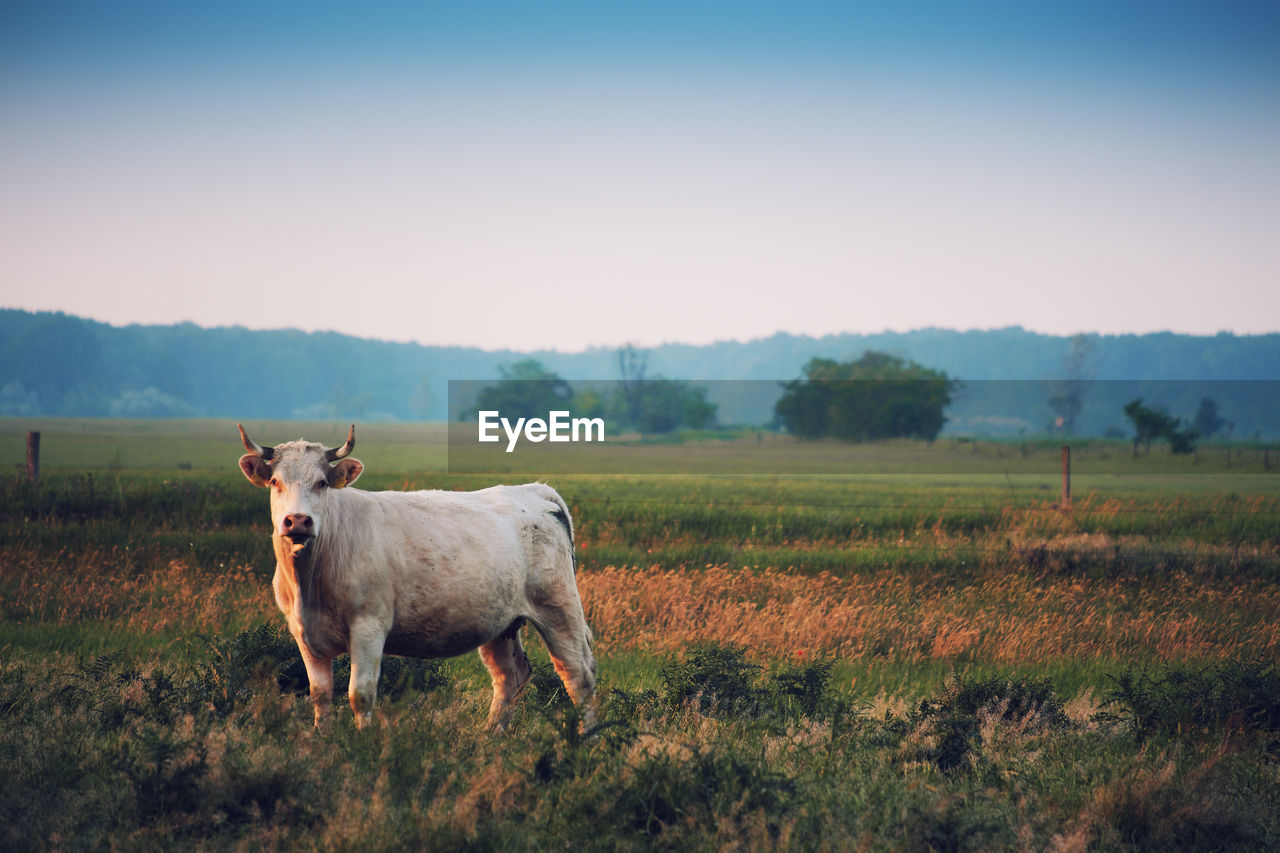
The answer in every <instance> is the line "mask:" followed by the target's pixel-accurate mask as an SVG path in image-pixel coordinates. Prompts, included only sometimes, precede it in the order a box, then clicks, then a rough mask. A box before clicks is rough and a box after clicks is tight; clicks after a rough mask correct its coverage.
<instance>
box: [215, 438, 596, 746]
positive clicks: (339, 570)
mask: <svg viewBox="0 0 1280 853" xmlns="http://www.w3.org/2000/svg"><path fill="white" fill-rule="evenodd" d="M236 426H237V427H239V429H240V438H241V440H242V441H243V442H244V446H245V449H246V450H247V451H249V452H248V453H246V454H245V455H244V456H241V457H240V470H241V471H243V472H244V475H245V476H246V477H248V478H249V482H251V483H253V484H254V485H255V486H262V487H264V488H267V489H269V490H270V492H271V540H272V543H273V544H274V545H275V552H276V574H275V579H274V580H273V582H272V586H273V587H274V589H275V594H276V603H277V604H278V605H279V606H280V609H281V610H282V611H283V612H284V615H285V618H286V619H287V620H288V622H289V632H290V633H291V634H293V637H294V639H295V640H297V641H298V650H299V651H300V652H301V653H302V661H303V663H304V664H306V667H307V676H308V678H309V679H310V681H311V701H312V703H313V704H314V706H315V716H316V723H317V724H319V722H320V720H321V718H322V717H323V716H324V713H325V711H326V710H327V708H328V706H329V703H330V701H331V697H332V694H333V659H334V657H336V656H337V655H340V654H342V653H344V652H347V653H350V655H351V684H350V687H349V690H348V695H349V697H350V700H351V708H352V710H353V711H354V712H355V714H356V722H357V724H359V725H360V726H364V725H365V724H366V723H367V722H368V721H369V719H370V717H371V714H372V711H373V704H374V698H375V697H376V695H377V687H378V671H379V669H380V667H381V662H382V655H383V654H394V655H408V656H411V657H422V658H440V657H450V656H453V655H459V654H462V653H463V652H467V651H470V650H471V649H476V648H478V649H479V651H480V657H481V659H483V660H484V663H485V666H486V667H488V669H489V674H490V675H491V676H492V677H493V703H492V704H491V705H490V708H489V725H491V726H496V727H499V728H500V727H502V726H504V725H505V724H506V721H507V718H508V716H509V715H510V712H511V707H512V703H513V702H514V700H515V698H516V697H517V695H519V693H520V690H521V688H522V687H524V685H525V684H526V683H527V682H528V680H529V677H530V675H531V674H532V670H531V669H530V666H529V660H528V658H526V657H525V653H524V648H523V647H522V646H521V644H520V627H521V626H522V625H523V624H524V622H525V621H526V620H527V621H529V622H530V623H532V624H533V626H534V627H535V628H536V629H537V630H538V633H539V634H541V635H542V638H543V640H544V641H545V642H546V644H547V648H548V650H549V651H550V653H551V659H552V662H553V663H554V664H555V668H556V672H557V673H558V674H559V675H560V678H561V680H563V681H564V685H565V688H566V689H567V690H568V691H569V697H570V698H571V699H572V700H573V701H574V703H575V704H577V705H578V706H579V708H580V709H581V711H582V718H583V726H584V727H586V726H588V725H590V724H591V722H592V710H591V697H592V692H593V691H594V689H595V682H596V662H595V656H594V655H593V654H592V651H591V639H592V638H591V629H590V628H588V627H587V622H586V619H585V618H584V616H583V612H582V602H581V600H580V599H579V598H578V588H577V584H576V582H575V580H574V561H573V525H572V522H571V521H570V520H569V509H568V507H567V506H566V505H565V502H564V500H563V499H562V498H561V497H560V495H558V494H557V493H556V491H555V490H554V489H552V488H551V487H550V486H547V485H544V484H541V483H530V484H528V485H523V486H494V487H493V488H489V489H484V490H482V491H478V492H446V491H418V492H366V491H362V490H360V489H352V488H347V487H348V486H350V485H351V484H352V483H354V482H355V481H356V479H357V478H358V477H359V476H360V473H361V472H362V471H363V470H364V465H363V464H361V462H360V461H359V460H358V459H352V458H350V457H349V456H348V454H350V453H351V450H352V448H353V447H354V446H355V429H356V428H355V426H354V425H352V427H351V432H350V434H348V436H347V441H346V443H345V444H343V445H342V446H341V447H335V448H325V447H324V446H323V445H320V444H314V443H311V442H308V441H303V440H301V439H300V440H298V441H291V442H289V443H287V444H281V445H278V446H276V447H262V446H260V445H258V444H255V443H254V442H253V441H251V440H250V439H249V437H248V436H247V435H245V432H244V428H243V427H240V425H239V424H237V425H236Z"/></svg>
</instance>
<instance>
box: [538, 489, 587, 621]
mask: <svg viewBox="0 0 1280 853" xmlns="http://www.w3.org/2000/svg"><path fill="white" fill-rule="evenodd" d="M547 500H549V501H551V502H552V503H553V504H555V507H556V508H555V509H553V510H552V511H551V514H552V515H553V516H555V519H556V521H558V522H560V526H561V527H563V528H564V533H565V535H566V536H567V537H569V564H570V566H572V567H573V570H574V572H575V573H576V572H577V570H578V555H577V554H576V553H574V550H575V549H574V546H573V519H572V518H570V517H569V505H568V504H566V503H565V502H564V498H562V497H560V493H559V492H557V491H556V490H555V489H553V488H551V487H550V486H547ZM582 627H584V628H585V629H586V631H587V642H588V643H591V644H592V645H595V639H596V638H595V635H594V634H592V633H591V626H590V625H588V624H586V622H583V623H582Z"/></svg>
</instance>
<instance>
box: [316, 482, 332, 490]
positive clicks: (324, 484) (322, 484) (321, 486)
mask: <svg viewBox="0 0 1280 853" xmlns="http://www.w3.org/2000/svg"><path fill="white" fill-rule="evenodd" d="M328 487H329V481H328V480H317V481H316V488H317V489H325V488H328Z"/></svg>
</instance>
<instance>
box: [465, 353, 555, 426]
mask: <svg viewBox="0 0 1280 853" xmlns="http://www.w3.org/2000/svg"><path fill="white" fill-rule="evenodd" d="M498 377H499V378H500V379H501V382H500V383H499V384H497V385H486V386H485V387H484V388H481V389H480V393H479V394H477V395H476V410H477V411H497V412H501V413H502V417H504V418H508V419H510V420H512V421H513V422H514V420H515V419H516V418H545V417H546V416H547V413H548V412H553V411H561V410H566V411H567V410H568V409H569V401H570V400H571V399H572V397H573V389H572V388H570V387H569V383H568V382H566V381H565V380H563V379H561V378H560V377H559V376H558V375H557V374H556V373H554V372H552V371H550V370H547V368H546V367H544V366H543V364H542V362H540V361H538V360H537V359H536V358H526V359H524V360H523V361H517V362H516V363H515V364H504V365H502V366H501V367H499V368H498Z"/></svg>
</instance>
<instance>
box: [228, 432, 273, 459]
mask: <svg viewBox="0 0 1280 853" xmlns="http://www.w3.org/2000/svg"><path fill="white" fill-rule="evenodd" d="M236 429H238V430H240V440H241V441H243V442H244V449H245V450H247V451H249V452H250V453H253V454H256V455H257V456H261V457H262V458H263V459H270V458H271V457H272V456H275V453H276V449H275V448H274V447H263V446H262V445H261V444H258V443H257V442H256V441H254V440H253V439H251V438H249V436H247V435H245V434H244V427H242V426H240V424H236Z"/></svg>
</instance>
